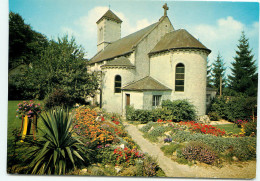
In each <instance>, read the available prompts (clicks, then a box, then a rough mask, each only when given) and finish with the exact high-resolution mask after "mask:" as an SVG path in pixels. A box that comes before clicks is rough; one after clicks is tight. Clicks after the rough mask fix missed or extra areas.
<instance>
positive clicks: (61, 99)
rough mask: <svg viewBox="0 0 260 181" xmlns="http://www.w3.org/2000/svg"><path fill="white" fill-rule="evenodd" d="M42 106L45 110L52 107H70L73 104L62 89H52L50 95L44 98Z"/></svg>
mask: <svg viewBox="0 0 260 181" xmlns="http://www.w3.org/2000/svg"><path fill="white" fill-rule="evenodd" d="M44 106H45V108H46V109H51V108H54V107H72V106H73V102H72V100H71V97H70V95H69V94H68V93H67V92H65V91H64V90H63V89H54V91H53V92H52V93H50V94H49V95H47V96H46V97H45V100H44Z"/></svg>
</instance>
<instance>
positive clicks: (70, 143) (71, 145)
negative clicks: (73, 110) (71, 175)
mask: <svg viewBox="0 0 260 181" xmlns="http://www.w3.org/2000/svg"><path fill="white" fill-rule="evenodd" d="M72 119H73V116H71V115H69V112H68V110H67V111H65V110H64V109H62V108H56V109H54V110H50V111H49V112H48V113H45V114H44V115H43V116H41V120H42V122H43V125H44V126H43V127H42V128H41V129H40V130H41V131H42V134H41V135H42V136H40V137H39V139H38V140H36V141H33V146H34V148H35V149H33V151H31V152H30V153H29V154H28V155H29V157H28V159H27V161H29V168H30V169H29V173H31V174H55V175H61V174H65V173H67V172H68V171H70V170H71V169H73V168H76V167H77V168H78V167H80V166H82V165H84V164H86V163H87V162H88V157H87V156H86V155H88V152H89V151H90V150H86V149H84V147H83V143H82V142H81V141H79V140H78V139H77V138H76V137H75V136H73V130H72V127H71V126H72Z"/></svg>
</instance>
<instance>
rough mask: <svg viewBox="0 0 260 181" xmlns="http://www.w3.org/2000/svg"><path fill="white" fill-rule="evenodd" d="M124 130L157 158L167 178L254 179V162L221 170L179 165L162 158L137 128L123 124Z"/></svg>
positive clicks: (154, 144) (154, 146)
mask: <svg viewBox="0 0 260 181" xmlns="http://www.w3.org/2000/svg"><path fill="white" fill-rule="evenodd" d="M123 124H124V125H125V129H126V130H127V131H128V133H129V135H131V137H132V138H133V140H134V141H135V142H136V143H137V144H138V145H139V146H140V148H141V150H142V151H143V152H146V153H148V154H149V155H150V156H152V157H154V158H157V162H158V164H159V166H160V168H161V169H162V170H163V171H164V172H165V174H166V176H167V177H193V178H194V177H197V178H199V177H200V178H201V177H203V178H255V174H256V162H255V161H249V162H243V166H242V165H241V164H239V163H237V164H232V165H230V164H227V165H224V166H223V167H222V168H217V167H211V166H208V165H206V166H205V165H200V166H197V165H194V166H191V167H190V166H188V165H181V164H178V163H177V162H174V161H173V160H171V159H170V158H169V157H166V156H164V154H163V152H162V151H161V150H160V146H159V145H157V144H156V143H151V142H149V141H148V140H146V139H144V138H143V136H142V133H141V132H140V131H139V130H138V128H137V127H136V126H134V125H132V124H128V123H127V122H126V121H124V122H123Z"/></svg>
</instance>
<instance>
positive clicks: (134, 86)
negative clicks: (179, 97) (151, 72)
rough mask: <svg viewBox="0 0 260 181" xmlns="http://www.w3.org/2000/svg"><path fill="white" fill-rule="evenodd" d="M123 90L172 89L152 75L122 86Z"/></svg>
mask: <svg viewBox="0 0 260 181" xmlns="http://www.w3.org/2000/svg"><path fill="white" fill-rule="evenodd" d="M122 90H134V91H149V90H151V91H155V90H158V91H170V90H171V89H170V88H168V87H166V86H165V85H163V84H161V83H160V82H158V81H157V80H155V79H153V78H152V77H150V76H147V77H144V78H142V79H140V80H138V81H136V82H133V83H130V84H128V85H126V86H124V87H123V88H122Z"/></svg>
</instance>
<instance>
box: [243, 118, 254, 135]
mask: <svg viewBox="0 0 260 181" xmlns="http://www.w3.org/2000/svg"><path fill="white" fill-rule="evenodd" d="M243 128H244V131H245V136H250V135H251V136H256V133H257V130H256V128H257V121H250V122H248V123H245V124H243Z"/></svg>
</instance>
